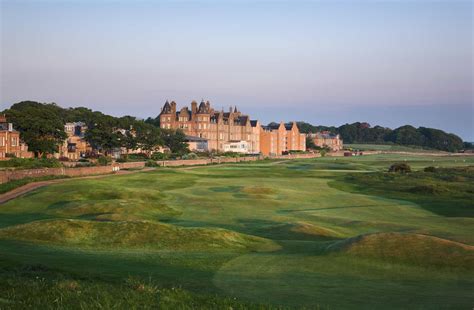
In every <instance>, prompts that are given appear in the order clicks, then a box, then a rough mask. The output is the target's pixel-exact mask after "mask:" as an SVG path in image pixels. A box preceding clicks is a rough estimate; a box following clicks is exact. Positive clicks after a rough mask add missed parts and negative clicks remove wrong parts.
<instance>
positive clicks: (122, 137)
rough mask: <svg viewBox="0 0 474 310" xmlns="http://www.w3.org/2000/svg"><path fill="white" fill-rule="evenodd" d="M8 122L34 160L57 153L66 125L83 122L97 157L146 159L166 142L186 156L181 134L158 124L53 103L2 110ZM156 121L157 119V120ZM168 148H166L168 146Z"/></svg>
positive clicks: (36, 103)
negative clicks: (124, 152) (138, 155)
mask: <svg viewBox="0 0 474 310" xmlns="http://www.w3.org/2000/svg"><path fill="white" fill-rule="evenodd" d="M4 113H6V115H7V117H8V119H9V121H11V122H12V123H13V125H14V127H15V128H16V129H17V130H18V131H20V135H21V139H22V140H23V141H25V142H26V143H27V144H28V146H29V149H30V150H31V151H33V152H35V154H36V156H38V157H41V156H42V155H43V154H52V153H55V152H57V149H58V146H59V145H60V144H62V143H63V141H64V139H65V138H66V133H65V132H64V124H65V123H66V122H78V121H81V122H84V123H85V124H86V126H87V128H88V130H87V131H86V134H85V137H84V138H85V140H86V141H87V142H88V143H89V144H90V145H91V146H92V147H93V148H94V149H95V150H98V151H99V152H100V153H103V154H106V155H107V154H109V153H110V152H111V151H113V150H114V149H117V148H120V147H125V148H127V149H131V150H136V149H139V148H140V149H142V150H143V151H144V152H145V153H146V154H147V157H149V156H150V155H151V153H152V152H153V151H155V150H156V149H157V148H158V147H160V146H163V145H164V143H165V141H166V143H167V146H168V147H170V148H171V149H172V151H173V152H175V153H178V154H180V155H183V154H185V153H187V144H186V143H185V142H184V138H185V136H184V134H183V133H182V132H181V131H170V130H168V131H163V132H162V130H161V129H160V128H159V122H156V121H151V120H150V119H149V120H147V121H141V120H137V119H136V118H135V117H133V116H123V117H113V116H110V115H106V114H103V113H101V112H98V111H92V110H90V109H87V108H84V107H79V108H68V109H64V108H61V107H59V106H57V105H56V104H54V103H51V104H45V103H39V102H33V101H24V102H20V103H16V104H14V105H13V106H12V107H11V108H10V109H8V110H5V111H4ZM157 119H158V118H157ZM168 144H169V145H168Z"/></svg>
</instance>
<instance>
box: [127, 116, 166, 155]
mask: <svg viewBox="0 0 474 310" xmlns="http://www.w3.org/2000/svg"><path fill="white" fill-rule="evenodd" d="M134 129H135V136H134V137H131V136H130V135H129V137H128V139H132V140H134V141H135V142H134V144H135V147H131V149H138V148H140V149H142V150H143V151H145V153H146V154H147V157H150V155H151V153H152V152H153V151H155V150H157V148H158V147H159V146H162V145H163V143H164V141H163V137H162V136H161V134H162V133H161V130H160V129H159V128H158V127H155V126H153V125H149V124H146V123H140V124H137V126H136V127H135V128H134ZM132 144H133V143H132Z"/></svg>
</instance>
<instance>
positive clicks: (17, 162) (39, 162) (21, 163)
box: [0, 158, 61, 169]
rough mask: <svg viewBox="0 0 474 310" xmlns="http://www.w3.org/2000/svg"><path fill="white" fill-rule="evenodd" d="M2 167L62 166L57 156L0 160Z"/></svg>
mask: <svg viewBox="0 0 474 310" xmlns="http://www.w3.org/2000/svg"><path fill="white" fill-rule="evenodd" d="M0 167H5V168H7V167H12V168H23V169H34V168H58V167H61V163H60V162H59V161H58V160H57V159H56V158H40V159H38V158H12V159H10V160H4V161H0Z"/></svg>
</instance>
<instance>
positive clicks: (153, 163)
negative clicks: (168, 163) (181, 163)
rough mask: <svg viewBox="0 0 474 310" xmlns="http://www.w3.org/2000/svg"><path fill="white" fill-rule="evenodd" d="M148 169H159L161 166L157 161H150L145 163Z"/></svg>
mask: <svg viewBox="0 0 474 310" xmlns="http://www.w3.org/2000/svg"><path fill="white" fill-rule="evenodd" d="M145 166H146V167H158V166H159V165H158V164H157V163H156V161H154V160H152V159H149V160H147V161H146V163H145Z"/></svg>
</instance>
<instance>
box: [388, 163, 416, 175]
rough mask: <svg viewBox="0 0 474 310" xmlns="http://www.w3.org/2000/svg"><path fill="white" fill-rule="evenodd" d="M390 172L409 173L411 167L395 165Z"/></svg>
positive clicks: (402, 164)
mask: <svg viewBox="0 0 474 310" xmlns="http://www.w3.org/2000/svg"><path fill="white" fill-rule="evenodd" d="M388 172H398V173H408V172H411V167H410V165H408V164H406V163H395V164H393V165H391V166H390V167H389V168H388Z"/></svg>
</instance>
